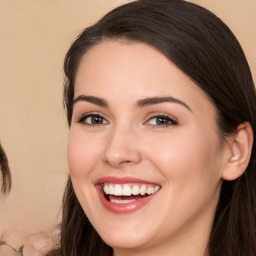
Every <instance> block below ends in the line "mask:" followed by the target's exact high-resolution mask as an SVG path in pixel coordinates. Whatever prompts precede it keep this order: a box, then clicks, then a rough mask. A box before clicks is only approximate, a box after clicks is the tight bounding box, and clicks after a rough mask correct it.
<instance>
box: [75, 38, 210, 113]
mask: <svg viewBox="0 0 256 256" xmlns="http://www.w3.org/2000/svg"><path fill="white" fill-rule="evenodd" d="M80 94H89V95H90V94H93V95H94V96H99V97H102V96H104V97H110V98H111V96H113V95H115V96H120V97H123V99H124V98H131V99H134V100H137V99H138V98H144V97H154V96H173V97H176V98H179V99H182V100H186V101H188V103H189V104H192V105H193V104H194V103H197V105H198V107H199V108H200V104H201V106H202V104H205V105H207V106H208V107H209V108H211V109H214V106H213V104H212V102H211V100H210V99H209V97H208V96H207V94H206V93H205V92H204V91H203V90H202V89H201V88H199V87H198V86H197V85H196V84H195V83H194V82H193V81H192V80H191V79H190V78H189V77H188V76H187V75H185V74H184V73H183V72H182V71H181V70H180V69H179V68H178V67H177V66H176V65H174V64H173V63H172V61H171V60H170V59H168V58H167V57H166V56H165V55H163V54H162V53H161V52H160V51H158V50H156V49H155V48H153V47H151V46H149V45H147V44H144V43H138V42H126V41H106V42H102V43H99V44H97V45H95V46H94V47H92V48H91V49H90V50H89V51H87V52H86V54H85V55H84V56H83V58H82V60H81V63H80V65H79V68H78V72H77V76H76V83H75V97H76V96H78V95H80ZM136 98H137V99H136ZM191 101H192V102H191ZM193 101H194V102H193Z"/></svg>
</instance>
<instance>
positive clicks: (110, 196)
mask: <svg viewBox="0 0 256 256" xmlns="http://www.w3.org/2000/svg"><path fill="white" fill-rule="evenodd" d="M159 189H160V186H159V185H150V184H139V183H138V184H136V183H131V184H111V183H104V184H102V191H103V192H104V197H105V199H106V200H107V201H109V202H111V203H115V204H129V203H131V202H134V201H138V200H142V199H144V198H147V197H149V196H151V195H153V194H154V193H156V192H157V191H158V190H159Z"/></svg>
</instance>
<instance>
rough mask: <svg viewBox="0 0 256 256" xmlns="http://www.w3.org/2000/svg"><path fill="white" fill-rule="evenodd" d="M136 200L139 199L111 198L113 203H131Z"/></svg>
mask: <svg viewBox="0 0 256 256" xmlns="http://www.w3.org/2000/svg"><path fill="white" fill-rule="evenodd" d="M134 201H137V200H135V199H133V200H116V199H112V200H110V202H111V203H115V204H128V203H131V202H134Z"/></svg>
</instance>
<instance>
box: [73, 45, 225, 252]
mask: <svg viewBox="0 0 256 256" xmlns="http://www.w3.org/2000/svg"><path fill="white" fill-rule="evenodd" d="M216 115H217V114H216V111H215V108H214V106H213V104H212V103H211V101H210V100H209V98H208V97H207V95H206V94H205V93H204V92H203V91H202V90H201V89H200V88H199V87H198V86H197V85H196V84H195V83H193V82H192V81H191V80H190V79H189V78H188V77H187V76H186V75H185V74H184V73H182V72H181V71H180V70H179V69H178V68H177V67H176V66H175V65H174V64H173V63H172V62H171V61H170V60H169V59H168V58H166V57H165V56H164V55H163V54H161V53H160V52H159V51H157V50H155V49H154V48H152V47H150V46H148V45H146V44H143V43H131V42H129V43H128V42H123V41H106V42H102V43H100V44H98V45H96V46H94V47H92V48H91V49H90V50H89V51H88V52H87V53H86V54H85V55H84V56H83V58H82V60H81V63H80V65H79V69H78V73H77V76H76V81H75V96H74V107H73V117H72V123H71V127H70V133H69V143H68V163H69V167H70V175H71V179H72V183H73V186H74V190H75V193H76V195H77V198H78V200H79V202H80V204H81V206H82V208H83V209H84V211H85V213H86V215H87V216H88V218H89V220H90V221H91V223H92V225H93V226H94V227H95V229H96V230H97V232H98V233H99V234H100V236H101V237H102V238H103V240H104V241H105V242H106V243H108V244H109V245H110V246H112V247H113V248H114V250H118V249H121V248H126V249H127V248H130V249H134V250H136V249H138V250H140V249H141V250H142V249H147V248H148V249H150V248H153V247H154V248H157V247H158V248H162V250H164V248H167V247H168V246H170V245H171V244H172V243H179V242H181V241H182V242H183V243H184V239H186V238H187V239H189V240H190V241H192V242H193V241H197V240H200V238H202V237H206V236H208V235H209V232H210V228H211V224H212V220H213V216H214V212H215V209H216V205H217V202H218V198H219V192H220V186H221V175H222V172H223V169H224V168H225V167H224V166H225V164H224V162H225V161H224V159H225V155H226V153H225V152H226V147H225V145H224V143H223V142H222V141H221V139H220V136H219V135H218V128H217V124H216ZM184 247H186V246H184Z"/></svg>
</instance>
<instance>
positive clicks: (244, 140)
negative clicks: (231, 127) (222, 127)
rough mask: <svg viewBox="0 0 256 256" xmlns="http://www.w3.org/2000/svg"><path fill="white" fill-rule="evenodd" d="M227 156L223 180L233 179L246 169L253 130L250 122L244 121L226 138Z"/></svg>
mask: <svg viewBox="0 0 256 256" xmlns="http://www.w3.org/2000/svg"><path fill="white" fill-rule="evenodd" d="M228 144H229V150H230V153H229V157H228V159H227V162H226V166H225V168H224V170H223V172H222V178H223V179H224V180H235V179H237V178H238V177H240V176H241V175H242V174H243V173H244V172H245V170H246V168H247V166H248V164H249V161H250V157H251V151H252V144H253V130H252V127H251V124H250V123H248V122H244V123H242V124H240V125H239V126H238V127H237V132H236V134H235V135H234V136H232V137H231V138H230V139H229V140H228Z"/></svg>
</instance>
